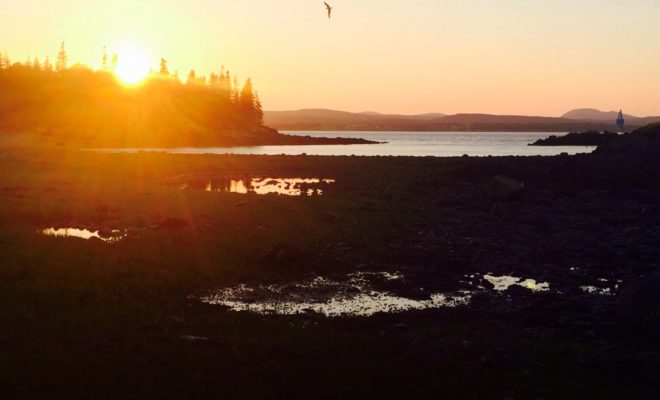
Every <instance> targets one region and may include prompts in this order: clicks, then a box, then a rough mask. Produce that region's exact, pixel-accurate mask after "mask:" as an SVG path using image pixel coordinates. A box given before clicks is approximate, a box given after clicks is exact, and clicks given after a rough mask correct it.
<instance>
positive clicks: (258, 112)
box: [254, 93, 264, 125]
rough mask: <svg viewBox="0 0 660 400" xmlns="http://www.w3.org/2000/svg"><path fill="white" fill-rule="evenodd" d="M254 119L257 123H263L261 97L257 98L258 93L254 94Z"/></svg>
mask: <svg viewBox="0 0 660 400" xmlns="http://www.w3.org/2000/svg"><path fill="white" fill-rule="evenodd" d="M254 120H255V122H256V123H257V124H259V125H263V124H264V109H263V106H262V105H261V99H260V98H259V93H255V95H254Z"/></svg>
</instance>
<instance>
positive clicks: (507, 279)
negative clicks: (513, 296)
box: [484, 275, 550, 292]
mask: <svg viewBox="0 0 660 400" xmlns="http://www.w3.org/2000/svg"><path fill="white" fill-rule="evenodd" d="M484 279H485V280H487V281H488V282H490V283H492V284H493V286H495V290H496V291H498V292H503V291H505V290H507V289H509V288H510V287H511V286H514V285H516V286H522V287H524V288H525V289H529V290H531V291H533V292H548V291H550V284H549V283H547V282H537V281H536V280H534V279H523V278H519V277H516V276H508V275H503V276H494V275H484Z"/></svg>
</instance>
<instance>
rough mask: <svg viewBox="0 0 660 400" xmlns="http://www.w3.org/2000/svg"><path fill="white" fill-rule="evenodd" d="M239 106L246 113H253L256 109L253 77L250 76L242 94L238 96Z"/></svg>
mask: <svg viewBox="0 0 660 400" xmlns="http://www.w3.org/2000/svg"><path fill="white" fill-rule="evenodd" d="M238 106H239V108H240V110H241V112H242V113H244V114H245V115H250V114H252V111H253V110H254V89H253V88H252V79H250V78H248V80H247V81H245V85H243V89H242V90H241V96H240V97H239V98H238Z"/></svg>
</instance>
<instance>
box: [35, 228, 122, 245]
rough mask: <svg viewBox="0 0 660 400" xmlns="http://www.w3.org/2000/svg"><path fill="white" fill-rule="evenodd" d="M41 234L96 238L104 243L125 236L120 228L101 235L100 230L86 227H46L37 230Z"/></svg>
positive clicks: (85, 238)
mask: <svg viewBox="0 0 660 400" xmlns="http://www.w3.org/2000/svg"><path fill="white" fill-rule="evenodd" d="M39 232H40V233H41V234H42V235H45V236H51V237H64V238H66V237H72V238H79V239H84V240H90V239H98V240H101V241H103V242H106V243H117V242H119V241H120V240H122V239H123V238H124V237H126V233H125V232H124V231H121V230H113V231H110V232H109V234H108V235H105V234H104V235H103V236H101V234H100V231H90V230H88V229H78V228H46V229H43V230H41V231H39Z"/></svg>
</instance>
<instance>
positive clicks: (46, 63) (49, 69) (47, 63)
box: [43, 57, 53, 72]
mask: <svg viewBox="0 0 660 400" xmlns="http://www.w3.org/2000/svg"><path fill="white" fill-rule="evenodd" d="M43 69H44V71H47V72H53V64H51V63H50V57H46V61H44V68H43Z"/></svg>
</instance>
